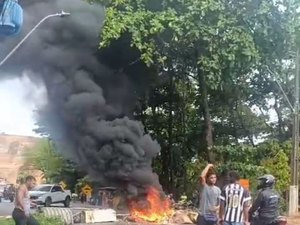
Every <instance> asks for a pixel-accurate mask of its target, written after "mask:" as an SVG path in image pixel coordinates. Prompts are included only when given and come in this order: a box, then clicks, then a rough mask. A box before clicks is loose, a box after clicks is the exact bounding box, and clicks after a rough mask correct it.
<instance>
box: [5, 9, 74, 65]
mask: <svg viewBox="0 0 300 225" xmlns="http://www.w3.org/2000/svg"><path fill="white" fill-rule="evenodd" d="M70 15H71V14H70V13H66V12H64V11H61V12H60V13H56V14H51V15H48V16H46V17H44V18H43V19H42V20H41V21H40V22H38V23H37V24H36V25H35V26H34V27H33V28H32V29H31V30H30V31H29V32H28V34H27V35H26V36H25V37H24V38H23V39H22V40H21V41H20V42H19V43H18V44H17V45H16V46H15V47H14V48H13V49H12V50H11V51H10V52H9V53H8V55H7V56H6V57H5V58H4V59H3V60H2V61H1V62H0V67H1V66H3V64H4V63H5V62H6V61H7V60H8V59H9V58H10V57H11V56H12V55H13V54H14V53H15V51H17V50H18V49H19V47H20V46H21V45H22V44H23V43H24V42H25V41H26V40H27V39H28V38H29V37H30V36H31V34H32V33H33V32H34V31H35V30H36V29H37V28H38V27H39V26H40V25H41V24H42V23H43V22H45V21H46V20H47V19H49V18H52V17H64V16H70Z"/></svg>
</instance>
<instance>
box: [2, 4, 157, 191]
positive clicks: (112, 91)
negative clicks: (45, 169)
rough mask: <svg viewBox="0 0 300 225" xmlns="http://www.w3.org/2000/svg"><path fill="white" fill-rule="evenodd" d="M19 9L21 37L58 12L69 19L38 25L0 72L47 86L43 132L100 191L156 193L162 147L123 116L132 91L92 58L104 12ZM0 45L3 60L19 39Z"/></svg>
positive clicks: (71, 7)
mask: <svg viewBox="0 0 300 225" xmlns="http://www.w3.org/2000/svg"><path fill="white" fill-rule="evenodd" d="M21 4H23V3H22V2H21ZM23 5H24V10H25V11H24V12H25V27H24V33H26V32H27V31H28V30H30V28H32V27H33V26H34V25H35V24H36V23H37V22H38V21H39V20H40V19H42V18H43V17H44V16H46V15H48V14H51V13H56V12H59V11H60V10H61V9H63V10H65V11H69V12H71V13H72V15H71V17H68V18H52V19H50V20H49V21H47V22H46V23H45V24H43V25H42V26H41V27H40V28H39V29H38V31H36V32H35V33H34V34H33V36H32V37H31V38H30V39H29V40H28V41H27V42H26V43H25V44H24V45H23V46H22V48H21V49H20V50H18V52H17V53H16V54H15V55H14V56H13V57H12V58H11V59H10V60H9V62H8V63H7V64H6V65H5V66H4V67H3V69H2V71H5V72H7V73H10V74H20V73H21V72H22V71H25V70H30V71H31V72H30V73H27V75H28V76H30V77H31V78H32V79H34V80H35V81H37V82H40V83H43V84H44V85H45V86H46V89H47V104H46V106H45V107H43V108H42V109H41V110H40V112H39V114H38V124H39V126H40V131H41V132H43V133H45V134H49V135H50V137H51V138H52V139H53V140H54V141H55V142H56V143H57V146H58V147H59V150H60V151H61V152H62V153H63V154H64V155H65V156H66V157H68V158H71V159H72V160H74V161H75V162H76V163H78V165H79V166H80V168H81V169H82V170H85V171H87V172H88V174H89V176H90V177H91V178H92V179H93V180H95V181H99V182H100V183H101V184H102V185H116V186H123V187H126V188H127V190H128V191H129V193H130V194H133V195H135V194H137V193H139V192H140V191H141V190H144V188H145V187H147V186H156V187H158V188H160V185H159V182H158V177H157V175H156V174H155V173H153V172H152V167H151V163H152V159H153V158H154V157H155V156H156V155H157V154H158V153H159V151H160V146H159V145H158V143H157V142H156V141H154V140H152V139H151V137H150V136H149V135H148V134H145V131H144V128H143V126H142V124H141V123H140V122H138V121H134V120H131V119H129V118H128V117H126V116H125V117H124V116H123V115H124V114H126V113H127V108H128V107H127V105H128V104H129V102H131V101H132V99H133V98H132V93H131V92H130V89H132V84H131V83H130V82H129V80H128V79H127V77H126V76H125V75H124V74H120V73H117V72H114V71H112V70H110V69H109V68H107V67H106V66H105V65H103V64H101V63H100V62H99V59H98V56H97V46H98V33H99V30H100V28H101V25H102V23H103V18H104V15H103V10H102V9H101V8H99V7H96V6H95V5H89V4H87V3H85V2H82V1H80V0H51V1H39V2H37V1H34V0H31V1H24V4H23ZM23 35H24V34H23ZM0 41H1V43H0V50H1V51H0V57H1V58H2V57H4V56H5V54H7V53H8V51H9V49H11V48H12V47H13V46H14V45H15V44H16V43H17V39H9V40H0Z"/></svg>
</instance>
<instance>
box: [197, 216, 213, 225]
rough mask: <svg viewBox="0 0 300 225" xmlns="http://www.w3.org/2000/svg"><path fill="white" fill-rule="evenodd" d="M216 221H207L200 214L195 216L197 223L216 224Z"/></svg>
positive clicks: (199, 224)
mask: <svg viewBox="0 0 300 225" xmlns="http://www.w3.org/2000/svg"><path fill="white" fill-rule="evenodd" d="M217 223H218V221H207V220H205V219H204V217H203V216H202V215H200V214H199V215H198V217H197V225H216V224H217Z"/></svg>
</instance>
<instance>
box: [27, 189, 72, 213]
mask: <svg viewBox="0 0 300 225" xmlns="http://www.w3.org/2000/svg"><path fill="white" fill-rule="evenodd" d="M29 195H30V199H31V201H32V202H33V203H35V204H37V205H44V206H46V207H49V206H51V204H56V203H63V204H64V206H65V207H69V206H70V203H71V191H70V190H64V189H63V188H62V187H61V186H60V185H57V184H42V185H38V186H36V187H35V188H34V189H32V190H31V191H29Z"/></svg>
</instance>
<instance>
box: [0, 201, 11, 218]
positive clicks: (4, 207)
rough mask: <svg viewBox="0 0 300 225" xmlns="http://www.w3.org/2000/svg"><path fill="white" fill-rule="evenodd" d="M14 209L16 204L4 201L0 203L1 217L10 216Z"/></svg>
mask: <svg viewBox="0 0 300 225" xmlns="http://www.w3.org/2000/svg"><path fill="white" fill-rule="evenodd" d="M13 209H14V203H11V202H9V201H4V200H2V202H1V203H0V216H10V215H11V213H12V211H13Z"/></svg>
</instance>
